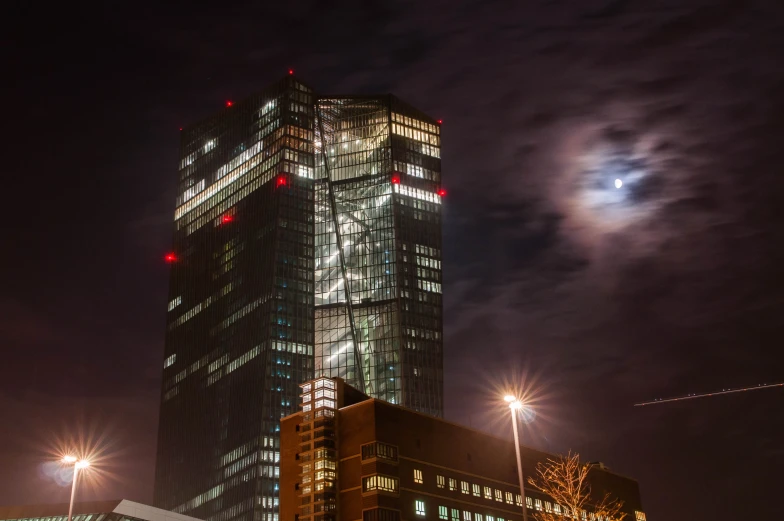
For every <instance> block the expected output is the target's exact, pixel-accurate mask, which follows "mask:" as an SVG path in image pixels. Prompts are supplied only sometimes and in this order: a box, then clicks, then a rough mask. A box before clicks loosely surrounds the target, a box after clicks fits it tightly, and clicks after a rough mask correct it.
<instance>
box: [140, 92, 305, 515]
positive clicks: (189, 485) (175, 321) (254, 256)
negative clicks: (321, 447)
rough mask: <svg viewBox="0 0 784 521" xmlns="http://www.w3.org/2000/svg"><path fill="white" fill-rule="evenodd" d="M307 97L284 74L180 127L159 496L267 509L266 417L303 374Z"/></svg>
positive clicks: (283, 405) (271, 511)
mask: <svg viewBox="0 0 784 521" xmlns="http://www.w3.org/2000/svg"><path fill="white" fill-rule="evenodd" d="M313 106H314V97H313V92H312V91H311V89H309V88H308V87H306V86H305V85H303V84H301V83H300V82H298V81H297V80H295V79H294V78H292V77H288V78H285V79H284V80H283V81H282V82H280V83H278V84H276V85H274V86H273V87H271V88H269V89H267V90H266V91H264V92H262V93H261V94H259V95H256V96H253V97H251V98H249V99H247V100H244V101H242V102H238V103H233V104H231V106H229V107H227V108H226V109H224V110H223V111H221V113H219V114H218V115H216V116H215V117H213V118H210V119H208V120H206V121H204V122H201V123H198V124H196V125H193V126H192V127H188V128H186V129H185V130H184V131H183V133H182V145H181V147H182V148H181V162H180V169H179V190H178V194H179V196H178V200H177V208H176V212H175V232H174V246H173V251H172V254H171V257H170V260H171V280H170V295H169V311H168V313H167V321H166V322H167V327H166V341H165V355H164V356H165V362H164V366H165V368H164V370H163V389H162V399H161V416H160V427H159V436H158V456H157V465H156V475H155V494H154V501H155V505H156V506H159V507H161V508H165V509H167V510H174V511H175V512H179V513H184V514H187V515H191V516H194V517H198V518H200V519H205V520H207V519H208V520H214V521H224V520H229V519H246V520H248V521H250V520H255V521H274V520H275V519H276V518H277V513H276V512H277V502H278V499H277V496H278V494H277V488H278V475H279V470H278V469H279V464H278V461H279V458H280V452H279V443H278V431H279V428H280V427H279V421H280V418H281V417H282V416H286V415H288V414H291V413H293V412H295V411H296V410H297V409H298V403H297V402H298V397H299V391H300V389H299V384H300V383H302V382H304V381H306V380H309V379H310V378H312V377H313V339H314V337H313V311H314V308H313V298H314V297H313V270H314V268H313V205H314V180H313V121H314V119H313Z"/></svg>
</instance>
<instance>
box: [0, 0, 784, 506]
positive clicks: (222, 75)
mask: <svg viewBox="0 0 784 521" xmlns="http://www.w3.org/2000/svg"><path fill="white" fill-rule="evenodd" d="M14 9H16V10H17V12H16V13H15V14H16V15H17V16H19V17H20V22H19V23H18V24H17V26H18V27H19V28H23V27H26V26H28V25H29V24H32V23H33V22H35V27H36V28H37V29H36V31H33V32H27V31H21V32H20V33H19V34H18V38H16V42H17V44H18V47H19V50H18V52H14V53H13V54H12V55H10V56H8V60H7V62H8V63H9V64H10V68H11V71H12V73H11V74H10V77H13V78H16V79H17V81H16V82H15V84H14V85H13V86H14V88H15V89H16V90H15V92H14V93H12V96H11V99H14V100H15V101H18V103H15V105H16V106H14V107H12V110H11V112H12V114H11V116H12V117H11V118H6V119H7V121H12V122H13V125H12V126H11V128H10V130H12V131H13V132H12V133H11V132H9V133H7V134H8V135H14V136H16V138H15V139H14V141H15V143H14V150H10V151H9V152H7V153H6V154H5V157H6V158H8V164H7V165H6V166H7V174H8V175H7V179H9V180H10V181H8V182H9V183H10V185H9V187H8V188H9V192H8V193H13V194H23V196H21V197H13V198H11V200H9V201H7V206H6V208H4V211H7V212H8V213H9V218H7V219H4V221H3V223H4V227H5V228H7V231H6V232H5V234H4V238H5V239H6V240H7V241H8V244H9V245H10V250H9V251H10V252H11V253H10V254H8V255H4V256H2V257H0V268H2V272H3V273H4V276H3V279H4V280H3V284H2V285H0V288H2V291H3V298H2V299H0V342H2V344H1V345H2V347H3V349H4V351H8V352H11V353H12V356H11V358H10V363H8V364H6V366H5V367H4V368H3V369H6V371H7V372H8V373H9V374H8V375H3V376H4V378H3V380H2V382H3V383H2V384H0V393H3V394H2V396H4V399H3V401H2V402H0V403H1V404H2V407H3V411H2V412H3V414H4V416H3V417H8V416H9V415H8V414H5V413H6V411H11V415H13V416H14V417H19V418H26V417H30V416H33V417H36V418H39V417H44V418H49V417H51V418H57V419H58V421H59V418H60V417H62V414H58V412H57V411H58V410H59V409H61V408H67V407H68V404H70V403H73V402H78V403H80V404H82V405H83V407H84V408H85V410H93V411H97V410H109V409H114V410H116V411H117V414H116V416H113V417H112V420H111V421H110V422H109V423H116V424H117V425H120V426H128V425H131V424H133V425H135V426H138V429H139V430H138V431H134V432H138V433H139V439H140V440H144V441H141V442H140V445H139V446H138V452H137V453H135V454H136V456H134V458H135V459H138V460H139V461H142V462H147V463H146V464H145V465H147V466H144V468H142V467H141V466H140V467H138V468H136V470H129V471H128V472H129V474H128V475H129V477H133V478H134V479H136V480H137V482H138V480H149V475H150V472H151V461H152V455H153V454H154V447H153V440H154V432H153V431H154V425H155V422H156V419H157V410H156V407H155V405H156V400H155V398H154V396H155V394H156V392H157V388H158V385H159V383H158V381H157V377H158V376H157V372H158V367H159V365H160V364H159V361H160V358H161V354H160V353H161V346H162V336H163V310H164V306H165V294H166V273H165V268H164V267H163V266H161V265H160V263H159V258H160V254H161V252H163V251H166V248H167V246H168V244H169V243H170V220H171V219H170V216H171V215H172V213H173V204H174V195H173V194H174V185H175V179H174V174H173V172H174V168H175V165H176V156H177V143H178V136H177V130H176V129H177V128H178V127H179V126H181V125H182V124H183V123H184V122H188V121H193V120H196V119H198V118H200V117H203V116H205V115H207V114H210V113H211V112H213V111H215V110H216V109H217V108H218V107H220V106H221V104H222V102H223V100H225V99H237V98H241V97H243V96H245V95H247V94H250V93H251V92H254V91H256V90H258V89H259V88H260V87H262V86H263V85H266V84H267V83H269V82H271V81H273V80H275V79H277V78H278V77H279V76H281V75H282V74H283V73H284V72H285V70H286V69H288V68H289V67H293V68H294V69H295V70H296V71H297V73H298V74H299V75H300V76H301V77H303V78H304V79H305V80H306V81H309V82H311V83H312V84H313V85H314V86H316V87H317V88H319V89H321V90H323V91H327V92H373V91H393V92H395V93H396V94H397V95H399V96H400V97H402V98H403V99H405V100H407V101H409V102H411V103H412V104H414V105H416V106H418V107H421V108H422V109H423V110H425V111H427V112H428V113H430V114H433V115H435V116H436V117H439V118H443V120H444V127H443V129H444V130H443V132H444V149H443V157H444V179H445V184H446V187H447V189H448V191H449V196H448V198H447V204H446V207H445V215H446V219H445V229H444V244H445V245H444V250H445V264H444V265H445V287H446V292H445V299H446V319H447V323H446V353H447V356H446V362H445V363H446V387H447V393H448V394H447V417H448V418H449V419H453V420H459V421H464V422H467V423H468V422H472V423H474V424H476V425H480V424H481V423H479V421H480V420H479V418H480V417H481V414H480V413H479V411H480V410H486V409H487V407H486V404H487V400H489V399H490V398H491V396H490V395H489V394H488V393H490V392H491V390H493V389H496V388H497V384H498V383H499V382H503V381H507V380H510V379H515V378H517V377H516V376H510V375H509V373H515V374H517V373H521V374H522V373H525V374H527V375H528V376H529V377H530V378H529V379H528V381H529V382H530V381H535V382H536V385H537V387H539V388H540V389H541V391H540V393H541V400H540V402H539V403H540V406H541V409H540V410H541V414H539V416H538V418H537V420H536V422H534V423H533V424H532V425H531V427H530V428H529V429H528V431H529V432H526V436H527V439H528V440H529V441H530V442H531V443H533V444H535V445H537V446H540V447H541V448H544V449H547V450H567V449H570V448H571V449H575V450H578V451H580V452H582V453H583V454H585V455H587V456H588V457H589V458H590V459H592V460H596V459H601V460H603V461H605V463H607V464H608V465H610V466H611V467H612V468H614V469H616V470H618V471H619V472H621V473H623V474H627V475H631V476H633V477H635V478H637V479H639V480H640V485H641V488H642V493H643V502H644V505H645V506H646V511H647V512H648V515H649V518H650V519H668V520H672V521H678V520H681V519H683V520H685V519H700V518H717V519H723V518H732V517H735V518H744V517H749V516H751V515H752V514H753V515H754V516H755V517H765V516H768V517H770V516H772V515H774V512H773V510H771V509H773V505H774V503H770V502H764V501H763V502H760V501H754V502H753V504H751V505H750V504H749V500H751V499H752V498H753V499H757V498H761V497H771V496H773V495H774V494H775V492H776V488H775V487H776V484H777V483H780V477H779V476H778V474H777V470H776V469H777V468H778V467H779V466H781V465H782V464H784V453H783V452H782V450H781V446H780V445H781V444H780V441H779V440H781V439H782V438H784V423H782V422H783V421H784V420H782V419H781V418H780V415H776V414H774V413H773V412H771V411H774V412H775V411H777V410H778V409H780V403H781V395H780V393H778V394H777V391H758V392H756V394H754V393H751V394H747V395H732V396H727V397H723V398H717V399H712V400H705V401H703V402H698V401H694V402H685V403H682V404H681V403H678V404H672V405H667V406H664V405H657V406H653V407H646V408H642V409H640V408H633V407H632V406H631V405H632V404H633V402H635V401H638V400H644V399H650V398H653V397H658V396H666V395H675V394H685V393H689V392H696V391H702V390H712V389H715V388H722V387H730V386H733V387H735V386H740V385H745V384H750V385H754V384H756V383H761V382H763V381H768V382H770V381H774V380H782V379H784V365H782V364H783V363H784V362H782V356H781V354H780V341H779V340H778V339H780V338H781V335H782V326H781V325H780V324H781V320H780V316H781V313H782V311H784V276H783V275H782V270H781V268H780V267H781V266H782V265H784V250H783V249H782V244H784V240H783V239H784V231H783V230H784V227H783V226H782V224H784V223H782V218H781V211H780V208H781V207H782V203H783V202H784V201H782V193H784V190H783V189H784V186H782V185H784V177H782V176H781V172H782V171H784V156H782V153H781V147H780V141H781V139H782V137H784V97H783V96H782V94H781V93H782V92H784V90H782V87H784V69H782V68H781V66H780V63H781V62H782V59H784V56H782V49H784V16H783V15H784V8H782V4H781V3H780V2H776V1H763V0H757V1H751V2H739V1H715V0H713V1H710V0H693V1H688V2H683V1H682V0H656V1H651V2H644V3H639V2H630V1H625V0H611V1H608V0H586V1H581V2H552V1H534V2H520V3H509V2H495V1H492V2H469V1H465V2H463V1H457V2H456V1H450V2H440V1H434V2H414V1H407V2H358V1H357V2H333V3H328V4H324V3H319V2H307V1H300V2H297V1H295V2H288V3H286V4H275V5H267V4H266V3H243V4H238V5H215V6H212V7H209V8H202V7H196V6H192V7H189V8H188V9H186V10H184V9H182V8H181V7H168V6H165V5H158V4H156V5H154V6H144V5H141V4H138V3H133V4H117V3H115V4H112V5H111V7H102V8H96V9H95V10H92V11H90V12H85V13H82V16H83V19H82V21H81V22H79V21H77V20H74V21H73V23H70V24H64V23H63V20H64V19H66V18H68V17H66V16H65V15H63V17H58V16H51V15H50V17H45V16H43V15H41V14H40V13H38V12H37V11H36V13H35V19H33V18H31V16H32V14H33V13H32V12H28V13H27V14H28V16H29V17H28V18H27V19H24V20H23V19H22V18H21V17H22V15H23V14H24V13H23V12H22V11H26V10H29V9H30V8H27V7H24V6H22V5H21V4H20V5H19V6H15V7H14ZM71 16H72V15H71ZM94 19H95V20H99V21H100V22H99V23H94V21H93V20H94ZM88 22H89V23H88ZM66 28H67V30H66ZM50 39H52V40H55V41H56V44H55V45H52V44H51V42H50ZM41 135H44V136H45V137H46V139H47V144H46V146H44V147H42V146H41V144H40V140H39V139H38V137H39V136H41ZM6 144H7V143H6ZM616 178H619V179H622V180H623V181H624V190H623V191H620V190H616V189H615V188H614V180H615V179H616ZM33 200H34V201H35V204H32V203H31V201H33ZM20 216H23V218H20ZM6 279H7V280H6ZM47 360H54V361H56V365H57V370H53V369H51V366H50V364H51V362H47ZM30 368H32V369H30ZM54 380H58V381H62V382H63V389H61V390H55V389H57V388H55V389H53V388H51V387H50V386H49V382H51V381H54ZM20 389H21V391H20ZM25 393H28V394H25ZM49 401H50V402H51V404H47V402H49ZM27 407H29V409H30V411H33V412H31V413H28V412H26V408H27ZM126 413H127V414H126ZM123 417H125V419H123ZM16 424H18V426H16V427H13V428H12V429H11V430H4V431H3V433H4V435H5V436H7V438H5V439H3V438H0V442H2V443H3V444H5V443H7V442H9V443H10V441H11V440H15V439H19V438H21V437H24V435H25V434H24V433H25V432H26V431H27V430H29V429H39V428H40V427H41V425H42V423H41V422H39V423H36V422H32V423H30V422H27V421H26V420H25V421H22V422H16ZM487 425H490V424H487ZM142 427H143V428H144V429H145V430H144V432H145V433H146V434H141V429H142ZM134 428H135V429H136V428H137V427H134ZM5 433H7V434H5ZM145 436H146V437H145ZM134 450H136V449H134ZM19 451H21V452H22V453H24V454H26V455H25V456H24V457H25V458H28V459H29V461H32V460H33V459H35V458H34V457H33V455H35V454H37V453H35V452H34V451H30V450H28V449H24V450H23V449H19ZM14 454H17V453H16V452H14ZM9 457H15V456H13V454H11V455H9ZM36 457H37V456H36ZM29 461H28V460H25V462H26V463H24V465H28V464H29ZM15 465H16V466H15V467H13V468H14V469H15V470H14V472H13V475H17V471H18V472H22V471H21V468H22V466H23V465H22V463H17V464H15ZM9 475H10V474H3V475H2V476H0V502H15V503H18V502H32V501H38V500H41V499H42V498H46V497H47V496H46V495H45V494H43V493H38V492H36V483H37V482H36V481H35V478H33V477H32V476H33V475H32V474H25V476H27V477H26V478H25V480H26V481H22V482H21V483H22V484H20V485H14V488H13V489H11V488H8V487H7V486H5V485H6V483H8V480H9V479H13V478H9V477H8V476H9ZM19 475H21V474H19ZM126 484H127V482H126V483H122V484H118V485H116V486H115V485H111V486H110V487H109V489H108V491H107V495H114V496H117V495H120V496H122V495H126V494H125V493H124V492H123V491H124V490H125V488H124V487H125V486H126ZM134 486H135V485H134ZM145 486H147V489H146V490H147V491H146V492H145V489H144V488H143V487H142V488H134V489H133V490H134V491H135V492H134V493H138V495H137V497H138V499H141V500H143V501H149V483H148V482H147V485H145ZM5 490H13V493H5V492H4V491H5ZM109 492H111V494H109ZM4 493H5V495H3V494H4ZM42 494H43V495H42ZM145 494H147V496H145ZM716 497H721V498H723V500H722V501H720V502H717V501H716V500H715V498H716Z"/></svg>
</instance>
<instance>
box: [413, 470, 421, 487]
mask: <svg viewBox="0 0 784 521" xmlns="http://www.w3.org/2000/svg"><path fill="white" fill-rule="evenodd" d="M422 481H423V480H422V471H421V470H419V469H414V483H419V484H422Z"/></svg>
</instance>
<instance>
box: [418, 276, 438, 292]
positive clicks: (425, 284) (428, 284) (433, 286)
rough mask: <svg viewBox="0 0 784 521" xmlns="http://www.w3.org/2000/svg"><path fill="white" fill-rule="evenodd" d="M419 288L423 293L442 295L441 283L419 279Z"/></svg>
mask: <svg viewBox="0 0 784 521" xmlns="http://www.w3.org/2000/svg"><path fill="white" fill-rule="evenodd" d="M417 287H418V288H419V289H421V290H422V291H429V292H431V293H441V283H440V282H432V281H429V280H421V279H417Z"/></svg>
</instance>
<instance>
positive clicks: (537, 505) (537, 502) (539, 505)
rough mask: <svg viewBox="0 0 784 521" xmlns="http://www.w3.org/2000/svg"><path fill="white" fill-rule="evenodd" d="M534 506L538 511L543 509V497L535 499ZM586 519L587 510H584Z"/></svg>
mask: <svg viewBox="0 0 784 521" xmlns="http://www.w3.org/2000/svg"><path fill="white" fill-rule="evenodd" d="M534 508H535V509H536V510H538V511H540V512H541V511H542V500H541V499H534ZM584 519H585V510H583V520H584Z"/></svg>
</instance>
